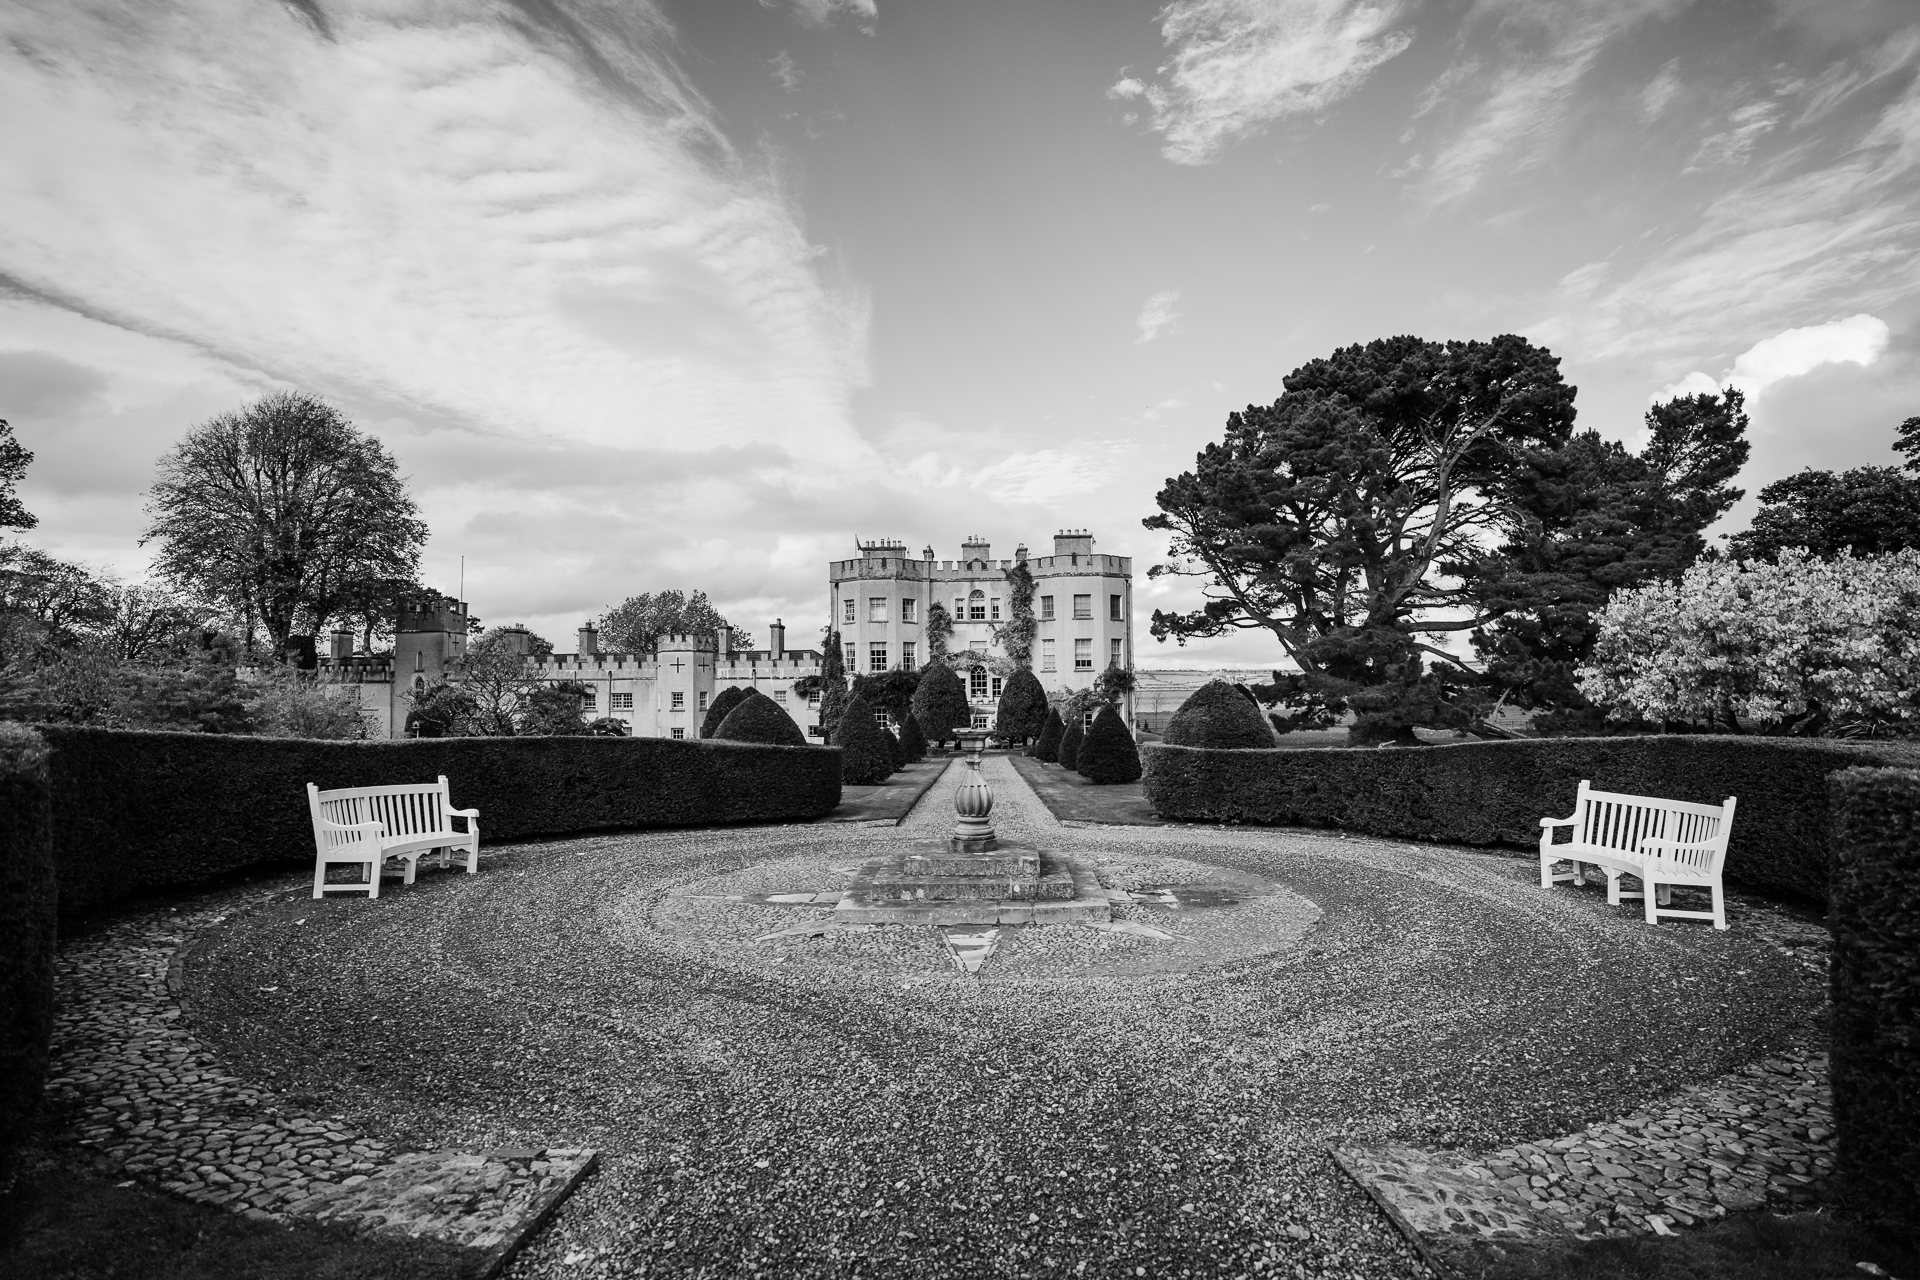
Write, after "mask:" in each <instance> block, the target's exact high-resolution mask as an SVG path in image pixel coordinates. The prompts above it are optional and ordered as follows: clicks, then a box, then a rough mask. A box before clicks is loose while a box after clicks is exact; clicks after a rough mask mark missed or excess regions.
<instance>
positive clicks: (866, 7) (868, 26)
mask: <svg viewBox="0 0 1920 1280" xmlns="http://www.w3.org/2000/svg"><path fill="white" fill-rule="evenodd" d="M760 6H761V8H763V9H777V8H779V7H780V0H760ZM786 7H787V8H789V9H790V10H792V12H793V16H794V17H795V18H796V19H798V20H799V22H800V23H801V25H803V26H808V27H824V26H826V25H827V24H828V23H829V22H832V21H833V19H834V18H835V17H836V16H839V15H845V16H846V17H848V18H850V19H851V20H852V21H853V24H854V25H855V26H857V27H859V28H860V29H861V30H862V31H864V32H866V33H867V34H868V35H872V34H873V27H874V23H875V21H877V20H878V18H879V17H880V11H879V8H878V7H877V5H876V4H875V0H787V6H786Z"/></svg>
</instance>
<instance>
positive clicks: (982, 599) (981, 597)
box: [967, 591, 987, 622]
mask: <svg viewBox="0 0 1920 1280" xmlns="http://www.w3.org/2000/svg"><path fill="white" fill-rule="evenodd" d="M986 620H987V593H986V592H984V591H976V592H974V593H973V594H972V595H970V596H968V597H967V621H969V622H985V621H986Z"/></svg>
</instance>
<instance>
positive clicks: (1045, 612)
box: [1040, 596, 1053, 622]
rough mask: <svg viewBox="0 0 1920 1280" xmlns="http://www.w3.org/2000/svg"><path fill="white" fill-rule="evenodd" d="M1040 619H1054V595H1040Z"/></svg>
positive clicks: (1044, 620)
mask: <svg viewBox="0 0 1920 1280" xmlns="http://www.w3.org/2000/svg"><path fill="white" fill-rule="evenodd" d="M1040 621H1042V622H1052V621H1053V597H1052V596H1041V597H1040Z"/></svg>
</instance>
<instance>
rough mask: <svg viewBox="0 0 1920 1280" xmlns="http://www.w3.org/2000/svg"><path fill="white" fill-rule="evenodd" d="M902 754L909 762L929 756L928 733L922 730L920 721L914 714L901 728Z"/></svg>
mask: <svg viewBox="0 0 1920 1280" xmlns="http://www.w3.org/2000/svg"><path fill="white" fill-rule="evenodd" d="M900 754H901V755H902V756H904V757H905V758H906V761H907V763H908V764H912V763H913V762H914V761H916V760H925V759H926V758H927V735H926V734H924V733H922V732H920V722H919V721H918V720H916V719H915V718H914V717H912V716H908V717H907V720H906V723H905V724H904V725H902V726H901V729H900Z"/></svg>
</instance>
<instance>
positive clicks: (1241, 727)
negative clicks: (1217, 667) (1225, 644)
mask: <svg viewBox="0 0 1920 1280" xmlns="http://www.w3.org/2000/svg"><path fill="white" fill-rule="evenodd" d="M1160 736H1161V740H1162V741H1164V742H1166V743H1169V744H1170V745H1172V746H1176V747H1211V748H1215V749H1239V748H1247V747H1271V746H1272V745H1273V731H1272V730H1270V729H1269V728H1268V727H1267V720H1266V717H1265V716H1263V715H1261V714H1260V708H1259V707H1258V706H1256V705H1255V704H1254V701H1253V699H1252V698H1251V697H1250V696H1248V694H1247V693H1245V692H1244V691H1243V690H1241V689H1238V688H1236V687H1234V686H1233V685H1230V684H1228V683H1227V682H1226V681H1225V680H1209V681H1208V682H1207V683H1206V684H1203V685H1201V686H1200V687H1199V688H1198V689H1196V690H1194V691H1193V693H1192V695H1191V696H1189V697H1188V698H1187V700H1186V701H1185V702H1183V703H1181V704H1180V709H1179V710H1178V711H1175V712H1174V713H1173V718H1172V719H1171V720H1169V721H1167V728H1166V732H1165V733H1163V734H1161V735H1160Z"/></svg>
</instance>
